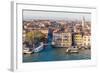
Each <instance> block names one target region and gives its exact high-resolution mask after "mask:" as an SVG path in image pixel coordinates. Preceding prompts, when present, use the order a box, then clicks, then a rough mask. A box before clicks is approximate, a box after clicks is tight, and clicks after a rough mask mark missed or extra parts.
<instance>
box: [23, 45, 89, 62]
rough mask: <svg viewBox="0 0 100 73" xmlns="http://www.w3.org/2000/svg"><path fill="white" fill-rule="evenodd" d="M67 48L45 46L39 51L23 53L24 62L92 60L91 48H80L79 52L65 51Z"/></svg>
mask: <svg viewBox="0 0 100 73" xmlns="http://www.w3.org/2000/svg"><path fill="white" fill-rule="evenodd" d="M65 51H66V48H53V47H51V46H48V47H45V48H44V49H43V50H42V51H41V52H39V53H33V54H25V55H23V62H41V61H42V62H45V61H68V60H70V61H71V60H72V61H73V60H90V59H91V52H90V50H89V49H87V50H80V51H79V53H71V54H66V53H65Z"/></svg>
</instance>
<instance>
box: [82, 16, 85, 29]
mask: <svg viewBox="0 0 100 73" xmlns="http://www.w3.org/2000/svg"><path fill="white" fill-rule="evenodd" d="M84 25H85V18H84V16H83V17H82V29H84Z"/></svg>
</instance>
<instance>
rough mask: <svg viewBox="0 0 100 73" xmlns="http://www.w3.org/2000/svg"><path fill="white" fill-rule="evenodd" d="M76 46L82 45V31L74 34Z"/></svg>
mask: <svg viewBox="0 0 100 73" xmlns="http://www.w3.org/2000/svg"><path fill="white" fill-rule="evenodd" d="M73 38H74V41H73V42H74V46H77V47H78V48H81V46H82V41H83V38H82V34H81V33H75V34H74V37H73Z"/></svg>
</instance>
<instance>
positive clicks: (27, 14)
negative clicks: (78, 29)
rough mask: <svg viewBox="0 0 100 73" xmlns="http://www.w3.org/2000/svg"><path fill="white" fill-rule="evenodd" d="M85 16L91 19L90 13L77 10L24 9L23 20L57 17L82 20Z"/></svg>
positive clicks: (59, 18) (86, 18) (57, 18)
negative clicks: (77, 11)
mask: <svg viewBox="0 0 100 73" xmlns="http://www.w3.org/2000/svg"><path fill="white" fill-rule="evenodd" d="M83 16H84V18H85V20H87V21H90V20H91V14H90V13H83V12H81V13H76V12H54V11H51V12H50V11H32V10H24V11H23V20H33V19H55V20H67V19H70V20H81V19H82V17H83Z"/></svg>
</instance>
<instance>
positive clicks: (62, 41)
mask: <svg viewBox="0 0 100 73" xmlns="http://www.w3.org/2000/svg"><path fill="white" fill-rule="evenodd" d="M52 44H53V45H54V46H55V47H71V45H72V36H71V33H69V32H61V33H57V32H56V33H53V40H52Z"/></svg>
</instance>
